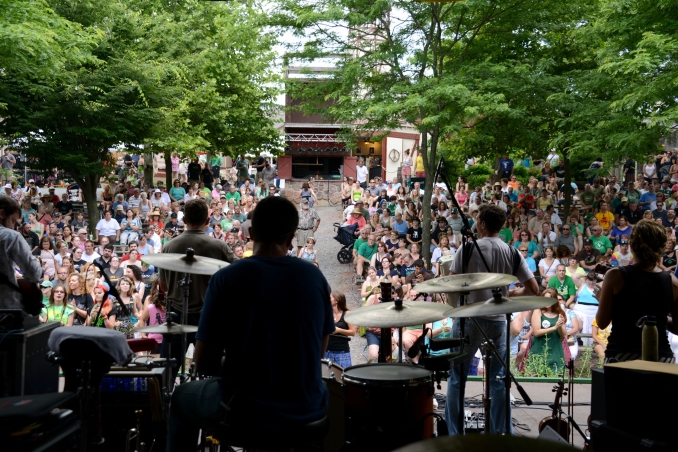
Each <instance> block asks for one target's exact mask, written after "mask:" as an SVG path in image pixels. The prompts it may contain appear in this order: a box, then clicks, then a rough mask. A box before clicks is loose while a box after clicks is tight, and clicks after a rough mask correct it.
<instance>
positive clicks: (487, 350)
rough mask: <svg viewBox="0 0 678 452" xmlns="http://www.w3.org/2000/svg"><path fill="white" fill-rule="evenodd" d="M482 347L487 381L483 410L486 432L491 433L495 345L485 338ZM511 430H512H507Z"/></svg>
mask: <svg viewBox="0 0 678 452" xmlns="http://www.w3.org/2000/svg"><path fill="white" fill-rule="evenodd" d="M480 347H481V349H482V350H483V362H484V369H485V370H486V372H485V383H484V385H483V387H484V388H483V389H484V390H485V394H484V395H483V410H485V434H487V435H489V434H490V433H491V432H490V413H491V409H492V396H491V394H492V393H491V392H490V369H491V368H492V349H493V348H494V345H493V344H492V341H491V340H488V339H485V340H484V341H483V342H482V344H480ZM507 431H510V430H507Z"/></svg>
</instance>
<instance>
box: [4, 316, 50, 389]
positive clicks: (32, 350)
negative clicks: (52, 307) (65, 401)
mask: <svg viewBox="0 0 678 452" xmlns="http://www.w3.org/2000/svg"><path fill="white" fill-rule="evenodd" d="M59 326H60V323H59V322H47V323H43V324H40V325H38V326H36V327H34V328H30V329H26V330H24V331H20V332H17V333H10V334H0V341H1V342H0V396H1V397H11V396H22V395H34V394H47V393H50V392H59V366H55V365H52V364H51V363H50V362H49V361H47V358H46V356H47V352H49V347H47V339H49V335H50V334H51V333H52V331H53V330H54V329H56V328H58V327H59Z"/></svg>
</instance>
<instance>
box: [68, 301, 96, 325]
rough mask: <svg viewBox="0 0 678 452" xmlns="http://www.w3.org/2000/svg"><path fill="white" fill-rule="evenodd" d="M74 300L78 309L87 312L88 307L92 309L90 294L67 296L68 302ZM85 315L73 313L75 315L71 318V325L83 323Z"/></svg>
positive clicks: (92, 302) (92, 303)
mask: <svg viewBox="0 0 678 452" xmlns="http://www.w3.org/2000/svg"><path fill="white" fill-rule="evenodd" d="M73 301H75V307H77V308H78V309H84V310H85V311H87V312H89V311H90V309H92V306H94V300H93V299H92V296H91V295H90V294H84V295H73V294H70V295H69V296H68V302H69V303H71V302H73ZM86 319H87V318H86V317H80V316H79V315H78V313H77V312H76V313H75V317H74V318H73V325H84V324H85V320H86Z"/></svg>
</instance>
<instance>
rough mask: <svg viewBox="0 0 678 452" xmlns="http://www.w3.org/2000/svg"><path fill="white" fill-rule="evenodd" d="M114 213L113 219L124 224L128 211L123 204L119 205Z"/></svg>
mask: <svg viewBox="0 0 678 452" xmlns="http://www.w3.org/2000/svg"><path fill="white" fill-rule="evenodd" d="M113 212H114V213H113V219H114V220H115V221H117V222H118V223H122V220H124V219H125V218H127V214H126V213H125V212H126V210H125V208H124V207H123V206H122V205H121V204H119V205H118V207H116V208H115V210H114V211H113Z"/></svg>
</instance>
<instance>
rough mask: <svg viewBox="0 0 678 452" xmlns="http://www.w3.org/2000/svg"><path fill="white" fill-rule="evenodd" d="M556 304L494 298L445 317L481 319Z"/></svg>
mask: <svg viewBox="0 0 678 452" xmlns="http://www.w3.org/2000/svg"><path fill="white" fill-rule="evenodd" d="M417 287H419V286H417ZM555 302H556V300H555V299H553V298H549V297H512V298H506V297H501V302H496V301H495V300H494V298H490V299H489V300H487V301H480V302H478V303H471V304H467V305H464V306H459V307H458V308H454V309H451V310H449V311H447V312H446V313H445V317H481V316H486V315H501V314H510V313H512V312H522V311H529V310H532V309H541V308H545V307H547V306H551V305H552V304H553V303H555Z"/></svg>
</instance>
